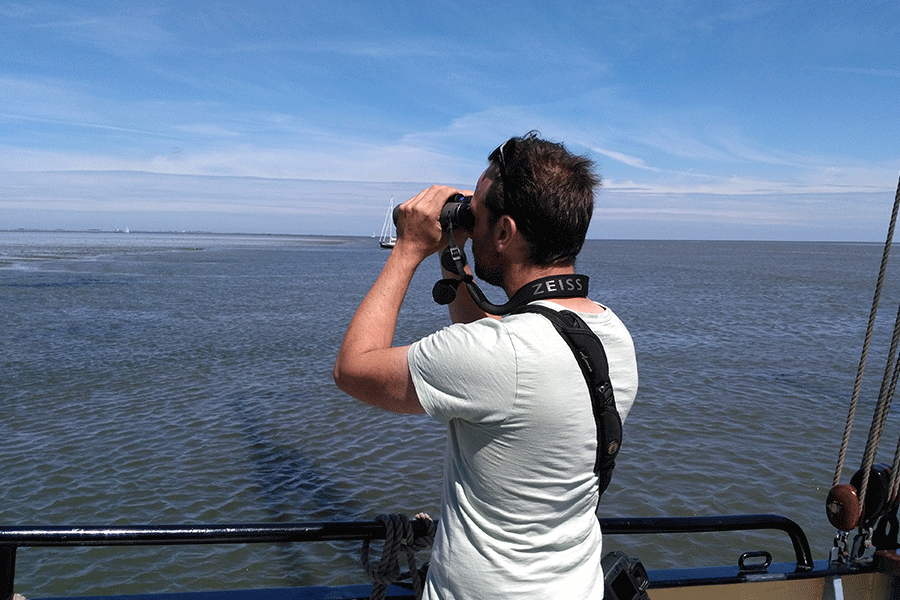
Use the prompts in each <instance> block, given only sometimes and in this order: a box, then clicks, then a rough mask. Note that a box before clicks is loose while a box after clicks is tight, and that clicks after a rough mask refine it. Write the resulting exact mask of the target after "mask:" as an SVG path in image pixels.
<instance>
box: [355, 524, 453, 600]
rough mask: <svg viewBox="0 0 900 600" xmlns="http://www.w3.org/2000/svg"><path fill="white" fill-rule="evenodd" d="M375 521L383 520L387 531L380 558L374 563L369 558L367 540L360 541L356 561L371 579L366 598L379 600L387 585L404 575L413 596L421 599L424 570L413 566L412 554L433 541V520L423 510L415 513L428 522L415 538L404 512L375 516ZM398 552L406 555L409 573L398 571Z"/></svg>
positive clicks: (384, 593) (413, 556) (381, 599)
mask: <svg viewBox="0 0 900 600" xmlns="http://www.w3.org/2000/svg"><path fill="white" fill-rule="evenodd" d="M375 520H376V521H380V522H382V523H384V526H385V529H386V531H387V534H386V536H385V538H384V546H382V548H381V559H380V560H379V561H378V562H377V563H375V564H372V563H371V562H370V560H369V540H365V541H363V547H362V554H361V556H360V560H361V562H362V566H363V569H365V571H366V573H368V574H369V577H371V578H372V581H373V583H372V592H371V595H370V596H369V598H370V600H383V598H384V597H385V595H386V593H387V587H388V586H389V585H390V584H392V583H396V582H398V581H400V580H401V579H406V578H407V577H412V583H413V590H414V592H415V595H416V598H421V597H422V591H423V589H424V585H425V582H424V573H423V572H421V571H420V570H419V569H417V568H416V556H415V555H416V552H417V551H418V550H424V549H425V548H427V547H428V546H430V545H431V543H432V541H433V540H434V532H435V529H436V527H435V524H434V521H432V520H431V517H429V516H428V515H426V514H425V513H419V514H417V515H416V520H420V521H424V522H425V523H426V524H427V525H428V531H427V533H426V534H425V535H424V536H421V537H418V538H416V536H415V534H414V533H413V527H412V522H411V521H410V520H409V518H408V517H407V516H406V515H378V517H377V518H376V519H375ZM400 552H403V553H404V554H406V563H407V565H408V566H409V573H401V572H400V564H399V562H398V558H399V555H400Z"/></svg>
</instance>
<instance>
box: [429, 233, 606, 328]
mask: <svg viewBox="0 0 900 600" xmlns="http://www.w3.org/2000/svg"><path fill="white" fill-rule="evenodd" d="M446 230H447V236H448V238H449V250H450V252H449V257H448V258H449V261H448V262H449V263H450V264H445V265H444V268H445V269H447V270H448V271H455V272H456V273H458V274H459V275H460V276H461V277H462V279H456V278H455V277H451V278H449V279H441V280H440V281H438V282H437V283H435V284H434V289H432V291H431V295H432V296H433V297H434V301H435V302H437V303H438V304H450V303H451V302H453V300H454V299H455V298H456V288H457V287H459V284H460V283H463V282H465V284H466V289H467V290H469V296H471V297H472V300H473V301H474V302H475V304H476V305H478V308H480V309H481V310H483V311H484V312H486V313H488V314H490V315H508V314H509V313H511V312H513V311H514V310H516V309H517V308H519V307H520V306H525V305H526V304H528V303H529V302H534V301H535V300H551V299H553V298H586V297H587V295H588V279H589V278H588V276H587V275H574V274H567V275H550V276H548V277H541V278H539V279H535V280H534V281H531V282H529V283H526V284H525V285H523V286H522V287H521V288H520V289H519V290H518V291H517V292H516V293H515V294H513V296H512V298H510V299H509V302H507V303H506V304H502V305H499V306H498V305H496V304H493V303H491V302H490V301H489V300H488V299H487V297H485V295H484V294H483V293H482V291H481V290H480V289H479V288H478V286H477V285H475V279H474V278H473V277H472V276H471V275H469V274H467V273H466V272H465V269H464V267H465V255H464V254H463V253H462V249H461V248H460V247H459V246H457V245H456V240H455V239H454V237H453V225H452V224H451V223H447V225H446ZM441 258H442V261H443V258H444V257H441Z"/></svg>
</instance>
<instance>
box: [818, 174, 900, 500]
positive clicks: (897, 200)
mask: <svg viewBox="0 0 900 600" xmlns="http://www.w3.org/2000/svg"><path fill="white" fill-rule="evenodd" d="M898 207H900V181H898V183H897V193H896V195H895V196H894V208H893V210H892V212H891V221H890V224H889V225H888V234H887V239H886V240H885V242H884V253H883V255H882V257H881V268H880V269H879V271H878V281H877V283H876V284H875V297H874V298H873V299H872V310H871V312H870V313H869V324H868V326H867V327H866V337H865V340H864V341H863V349H862V356H861V357H860V359H859V368H858V369H857V372H856V382H855V383H854V385H853V396H852V397H851V399H850V409H849V411H848V413H847V424H846V426H845V427H844V437H843V438H842V439H841V449H840V452H839V453H838V461H837V468H836V469H835V471H834V484H833V485H835V486H836V485H838V484H839V483H840V482H841V473H842V472H843V470H844V459H845V458H846V455H847V446H848V443H849V440H850V431H851V429H852V428H853V417H854V414H855V413H856V406H857V404H858V402H859V390H860V387H861V385H862V377H863V371H864V370H865V368H866V358H867V356H868V354H869V343H870V342H871V340H872V330H873V329H874V328H875V315H876V313H877V312H878V301H879V299H880V298H881V290H882V287H883V284H884V276H885V273H886V272H887V263H888V257H890V254H891V242H892V240H893V237H894V228H895V226H896V224H897V212H898ZM868 475H869V474H868V470H866V472H865V474H864V477H865V479H866V483H868ZM863 490H865V484H864V485H863Z"/></svg>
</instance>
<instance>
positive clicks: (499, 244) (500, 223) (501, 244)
mask: <svg viewBox="0 0 900 600" xmlns="http://www.w3.org/2000/svg"><path fill="white" fill-rule="evenodd" d="M517 232H518V227H516V222H515V221H514V220H513V218H512V217H510V216H509V215H501V216H500V218H499V219H497V222H496V223H494V230H493V232H492V233H493V236H494V247H495V248H496V250H497V252H502V251H503V250H505V249H506V248H508V247H509V245H510V244H511V243H512V241H513V239H515V237H516V233H517Z"/></svg>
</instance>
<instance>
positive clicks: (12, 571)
mask: <svg viewBox="0 0 900 600" xmlns="http://www.w3.org/2000/svg"><path fill="white" fill-rule="evenodd" d="M15 579H16V547H15V546H10V545H2V546H0V600H12V597H13V584H14V583H15Z"/></svg>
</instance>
